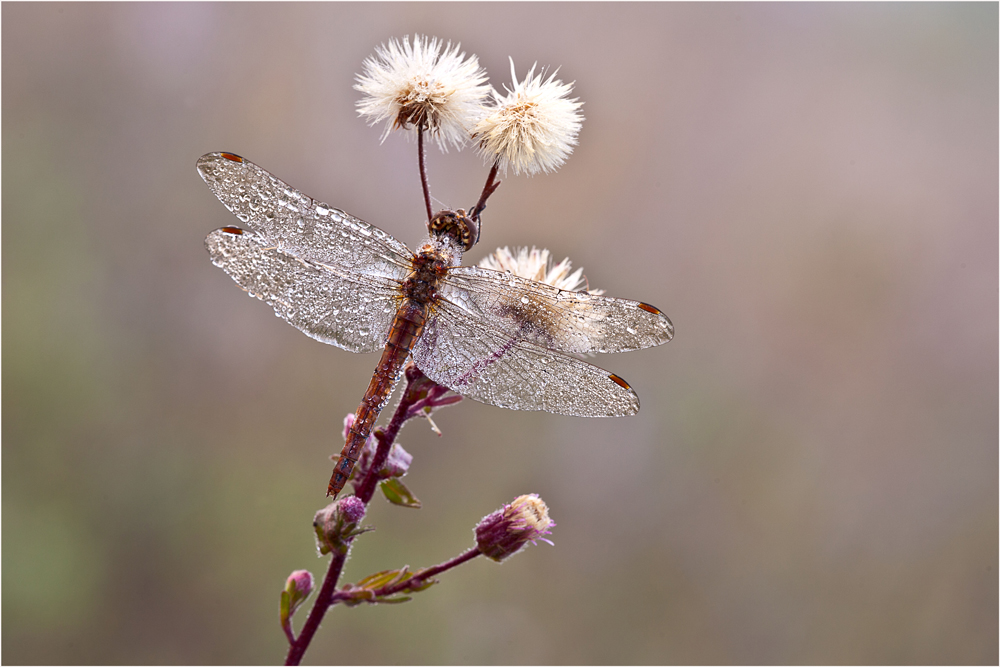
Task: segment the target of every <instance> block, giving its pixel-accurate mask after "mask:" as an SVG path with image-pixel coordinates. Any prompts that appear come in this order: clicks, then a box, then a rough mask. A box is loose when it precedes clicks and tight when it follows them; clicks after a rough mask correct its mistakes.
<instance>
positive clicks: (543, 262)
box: [479, 247, 604, 294]
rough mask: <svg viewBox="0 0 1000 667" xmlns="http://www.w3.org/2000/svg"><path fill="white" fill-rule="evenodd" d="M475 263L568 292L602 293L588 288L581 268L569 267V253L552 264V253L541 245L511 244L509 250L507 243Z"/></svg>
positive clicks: (570, 265)
mask: <svg viewBox="0 0 1000 667" xmlns="http://www.w3.org/2000/svg"><path fill="white" fill-rule="evenodd" d="M479 266H481V267H483V268H484V269H492V270H494V271H510V272H511V273H513V274H514V275H516V276H520V277H522V278H527V279H528V280H534V281H536V282H540V283H545V284H546V285H552V286H553V287H558V288H559V289H564V290H567V291H570V292H580V291H587V292H590V293H591V294H604V290H602V289H589V285H588V284H587V279H586V278H585V277H584V276H583V269H582V268H578V269H577V270H576V271H573V270H572V266H573V265H572V262H570V261H569V257H567V258H566V259H564V260H563V261H561V262H559V263H558V264H555V265H553V264H552V255H551V254H550V253H549V251H548V250H547V249H545V248H542V249H541V250H539V249H538V248H534V247H532V248H531V249H530V250H529V249H528V248H515V249H514V251H513V252H511V249H510V248H509V247H503V248H497V250H496V252H494V253H493V254H491V255H487V256H486V257H484V258H483V260H482V261H481V262H479Z"/></svg>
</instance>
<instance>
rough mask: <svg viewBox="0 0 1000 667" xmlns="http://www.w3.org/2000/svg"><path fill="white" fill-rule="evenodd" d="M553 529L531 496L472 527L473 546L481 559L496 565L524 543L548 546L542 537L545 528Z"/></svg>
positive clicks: (546, 511)
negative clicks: (477, 548) (484, 558)
mask: <svg viewBox="0 0 1000 667" xmlns="http://www.w3.org/2000/svg"><path fill="white" fill-rule="evenodd" d="M555 525H556V524H554V523H553V522H552V519H550V518H549V508H548V507H546V505H545V503H544V502H543V501H542V499H541V498H539V497H538V495H537V494H534V493H531V494H528V495H526V496H519V497H517V498H515V499H514V502H512V503H511V504H509V505H504V507H503V508H502V509H499V510H497V511H496V512H493V513H492V514H488V515H486V516H484V517H483V519H482V520H481V521H480V522H479V525H477V526H476V544H477V545H478V546H479V551H480V552H481V553H482V554H483V555H484V556H486V557H487V558H490V559H492V560H495V561H497V562H498V563H499V562H500V561H502V560H504V559H505V558H507V557H509V556H511V555H513V554H514V553H515V552H517V551H518V550H519V549H520V548H521V547H523V546H524V545H525V544H527V543H528V542H530V543H532V544H534V543H535V540H542V541H544V542H549V540H546V539H545V538H544V537H542V536H543V535H549V534H550V533H551V531H550V530H549V528H552V527H553V526H555ZM549 544H552V543H551V542H549Z"/></svg>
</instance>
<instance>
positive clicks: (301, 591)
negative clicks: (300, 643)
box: [281, 570, 313, 643]
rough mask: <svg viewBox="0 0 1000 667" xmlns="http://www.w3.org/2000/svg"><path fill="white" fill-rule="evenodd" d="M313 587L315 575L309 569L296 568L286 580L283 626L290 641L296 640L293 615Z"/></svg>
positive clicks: (283, 598)
mask: <svg viewBox="0 0 1000 667" xmlns="http://www.w3.org/2000/svg"><path fill="white" fill-rule="evenodd" d="M312 589H313V576H312V574H310V573H309V572H308V571H307V570H295V572H292V573H291V574H290V575H288V579H287V580H285V590H283V591H281V628H282V629H283V630H284V631H285V636H287V637H288V641H289V643H293V642H294V641H295V635H294V634H293V633H292V616H293V615H294V614H295V610H296V609H298V608H299V607H300V606H301V605H302V603H303V602H305V601H306V598H307V597H309V594H310V593H312Z"/></svg>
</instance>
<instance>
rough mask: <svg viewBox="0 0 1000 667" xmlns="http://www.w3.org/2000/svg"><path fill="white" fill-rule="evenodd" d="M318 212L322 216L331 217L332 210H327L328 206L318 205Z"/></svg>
mask: <svg viewBox="0 0 1000 667" xmlns="http://www.w3.org/2000/svg"><path fill="white" fill-rule="evenodd" d="M316 212H317V213H319V214H320V215H330V209H329V208H327V207H326V206H323V205H322V204H317V205H316Z"/></svg>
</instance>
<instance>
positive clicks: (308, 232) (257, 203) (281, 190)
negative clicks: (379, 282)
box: [198, 153, 413, 280]
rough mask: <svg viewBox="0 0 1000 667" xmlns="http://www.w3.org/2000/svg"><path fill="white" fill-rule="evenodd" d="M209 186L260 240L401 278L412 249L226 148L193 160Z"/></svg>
mask: <svg viewBox="0 0 1000 667" xmlns="http://www.w3.org/2000/svg"><path fill="white" fill-rule="evenodd" d="M198 173H199V174H201V177H202V179H204V181H205V183H206V184H207V185H208V187H209V189H210V190H211V191H212V192H213V193H214V194H215V196H216V197H218V198H219V201H221V202H222V203H223V205H224V206H225V207H226V208H228V209H229V210H230V211H231V212H232V213H233V214H234V215H235V216H236V217H237V218H239V219H240V221H241V222H242V223H243V224H244V225H245V226H246V228H247V229H249V230H250V231H252V232H255V233H256V234H258V236H259V239H261V240H262V241H263V242H264V243H266V244H268V245H270V246H274V247H275V248H277V249H278V250H281V251H283V252H285V253H288V254H289V255H292V256H293V257H298V258H299V259H302V260H305V261H312V262H316V263H318V264H325V265H328V266H331V267H334V268H335V269H336V270H337V271H339V272H341V273H346V274H349V275H352V276H361V275H367V276H381V277H385V278H394V279H396V280H403V279H404V278H406V275H407V273H408V271H409V266H410V263H411V261H412V260H413V252H412V251H410V249H409V248H407V247H406V246H405V245H404V244H403V243H400V242H399V241H397V240H396V239H394V238H393V237H392V236H390V235H389V234H387V233H385V232H383V231H382V230H381V229H379V228H378V227H375V226H373V225H369V224H368V223H367V222H364V221H363V220H359V219H358V218H355V217H354V216H352V215H349V214H347V213H345V212H343V211H341V210H338V209H335V208H333V207H331V206H329V205H327V204H324V203H322V202H318V201H316V200H315V199H313V198H312V197H309V196H308V195H305V194H303V193H301V192H299V191H298V190H296V189H295V188H293V187H291V186H290V185H288V184H287V183H285V182H284V181H282V180H280V179H278V178H276V177H275V176H272V175H271V174H270V173H268V172H267V171H265V170H264V169H261V168H260V167H258V166H257V165H255V164H254V163H252V162H250V161H249V160H246V159H244V158H242V157H240V156H238V155H234V154H232V153H209V154H207V155H203V156H202V157H201V158H200V159H199V160H198Z"/></svg>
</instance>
